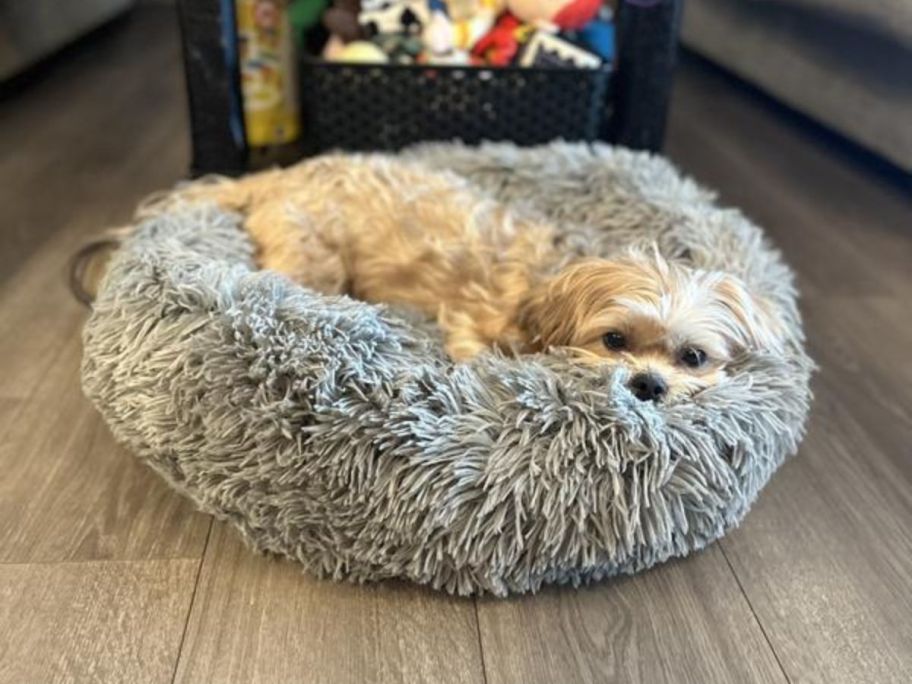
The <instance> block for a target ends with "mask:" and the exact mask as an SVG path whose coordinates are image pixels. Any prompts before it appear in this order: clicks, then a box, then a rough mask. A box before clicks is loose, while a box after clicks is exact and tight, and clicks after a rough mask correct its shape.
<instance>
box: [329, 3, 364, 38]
mask: <svg viewBox="0 0 912 684" xmlns="http://www.w3.org/2000/svg"><path fill="white" fill-rule="evenodd" d="M360 12H361V0H333V3H332V7H330V8H329V9H328V10H326V12H324V13H323V26H325V27H326V30H327V31H329V33H330V36H331V37H335V38H337V39H338V40H337V41H335V42H339V41H341V42H342V43H351V42H354V41H356V40H364V39H365V38H366V37H367V36H366V34H365V33H364V30H363V29H362V28H361V25H360V24H359V23H358V14H359V13H360Z"/></svg>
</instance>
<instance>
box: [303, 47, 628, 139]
mask: <svg viewBox="0 0 912 684" xmlns="http://www.w3.org/2000/svg"><path fill="white" fill-rule="evenodd" d="M610 78H611V72H610V69H609V68H607V67H603V68H599V69H548V68H522V67H501V68H497V69H493V68H492V69H485V68H476V67H449V66H444V67H441V66H427V67H425V66H418V65H357V64H333V63H327V62H317V61H314V60H310V59H305V60H303V61H302V64H301V66H300V80H299V83H300V101H301V117H302V122H303V131H304V135H303V138H302V142H303V145H304V147H305V151H306V152H307V153H317V152H322V151H324V150H329V149H345V150H377V149H380V150H397V149H400V148H402V147H405V146H407V145H410V144H412V143H414V142H418V141H423V140H456V139H459V140H463V141H464V142H467V143H479V142H481V141H483V140H509V141H512V142H515V143H518V144H521V145H533V144H537V143H544V142H548V141H550V140H554V139H555V138H564V139H567V140H596V139H598V138H600V137H601V127H602V125H603V124H604V123H605V122H606V121H607V120H608V114H609V109H608V106H606V103H607V102H608V100H607V98H606V94H607V92H608V87H609V82H610Z"/></svg>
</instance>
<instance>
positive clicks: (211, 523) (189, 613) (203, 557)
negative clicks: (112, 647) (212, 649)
mask: <svg viewBox="0 0 912 684" xmlns="http://www.w3.org/2000/svg"><path fill="white" fill-rule="evenodd" d="M214 525H215V522H214V519H211V518H210V520H209V529H208V530H207V531H206V541H204V542H203V550H202V552H201V553H200V559H199V564H198V565H197V566H196V576H195V577H194V581H193V591H192V592H190V603H189V605H188V606H187V617H186V618H185V619H184V628H183V629H182V630H181V638H180V641H179V642H178V644H177V654H176V656H175V658H174V670H172V672H171V684H174V682H175V681H176V680H177V671H178V669H179V668H180V662H181V657H182V656H183V654H184V643H185V642H186V640H187V631H188V630H189V629H190V618H191V616H192V615H193V605H194V604H195V603H196V593H197V591H198V590H199V584H200V578H201V577H202V575H203V563H204V562H205V560H206V551H207V550H208V549H209V539H210V538H211V537H212V528H213V526H214Z"/></svg>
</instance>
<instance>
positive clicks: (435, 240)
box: [183, 156, 780, 400]
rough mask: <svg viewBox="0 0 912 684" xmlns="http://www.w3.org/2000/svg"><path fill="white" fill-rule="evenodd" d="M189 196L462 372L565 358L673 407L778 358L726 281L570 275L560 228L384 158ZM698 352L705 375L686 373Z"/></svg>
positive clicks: (762, 325) (759, 321) (456, 182)
mask: <svg viewBox="0 0 912 684" xmlns="http://www.w3.org/2000/svg"><path fill="white" fill-rule="evenodd" d="M183 195H184V196H185V197H188V198H191V199H209V200H214V201H215V202H217V203H218V204H220V205H221V206H223V207H225V208H228V209H232V210H235V211H239V212H241V213H242V214H243V215H244V217H245V226H246V229H247V230H248V231H249V233H250V235H251V237H252V239H253V241H254V242H255V243H256V245H257V247H258V259H259V263H260V265H261V266H262V267H263V268H267V269H271V270H275V271H278V272H280V273H284V274H285V275H287V276H289V277H290V278H292V279H294V280H296V281H297V282H299V283H301V284H304V285H307V286H309V287H312V288H314V289H316V290H318V291H320V292H324V293H348V294H350V295H352V296H353V297H356V298H358V299H362V300H364V301H368V302H385V303H389V304H397V305H405V306H409V307H412V308H415V309H418V310H420V311H422V312H424V313H426V314H428V315H430V316H434V317H436V320H437V322H438V323H439V325H440V327H441V328H442V330H443V332H444V334H445V336H446V345H447V351H448V352H449V353H450V355H451V356H452V357H453V358H454V359H457V360H464V359H468V358H471V357H473V356H475V355H477V354H479V353H480V352H482V351H483V350H485V349H490V348H492V347H497V348H500V349H502V350H504V351H507V352H509V353H528V352H536V351H547V350H549V349H552V348H567V349H570V350H572V352H573V353H575V354H576V355H577V356H578V358H579V359H580V360H581V361H583V362H605V361H608V362H612V363H618V364H623V365H625V366H627V367H628V368H629V369H630V370H631V371H632V373H634V374H636V373H641V372H648V373H654V374H659V375H660V376H661V377H662V378H663V379H664V381H665V382H666V383H667V386H668V387H667V392H666V393H665V394H664V396H663V398H664V399H666V400H674V399H676V398H680V397H682V396H687V395H689V394H692V393H693V392H695V391H697V390H699V389H701V388H703V387H707V386H709V385H711V384H714V383H716V382H718V381H719V380H720V379H721V378H722V377H724V367H725V365H726V364H727V363H728V362H729V361H730V360H731V359H732V357H733V356H734V355H735V354H737V353H738V352H739V351H742V350H745V349H758V348H765V349H775V348H777V347H778V345H779V344H780V336H779V329H780V326H779V323H778V322H777V321H776V320H775V318H774V317H773V316H772V314H771V313H770V309H769V307H768V306H767V305H766V303H765V302H763V301H762V300H761V299H759V298H758V297H755V296H753V295H752V294H751V293H750V292H748V291H747V289H746V288H745V287H744V285H743V284H742V283H741V282H740V281H739V280H737V279H736V278H734V277H732V276H729V275H725V274H721V273H710V272H705V271H699V270H694V269H690V268H688V267H685V266H683V265H680V264H675V263H669V262H667V261H665V260H664V259H663V258H662V257H660V256H658V254H653V255H642V254H628V255H625V256H622V257H620V258H618V259H615V260H606V259H586V260H581V261H576V262H571V263H567V260H566V258H565V257H563V256H562V255H561V254H559V251H558V250H557V249H555V231H554V230H553V229H552V228H551V227H550V226H548V225H546V224H544V223H540V222H535V221H532V220H529V219H526V218H521V217H518V216H516V215H514V214H512V213H511V212H510V211H509V210H508V209H507V208H506V207H504V206H502V205H500V204H498V203H496V202H495V201H493V200H491V199H488V198H486V197H484V196H482V195H481V194H479V193H478V192H477V191H476V190H474V189H473V188H472V187H471V186H469V185H468V183H467V182H466V181H464V180H462V179H460V178H458V177H456V176H454V175H450V174H445V173H439V172H430V171H426V170H423V169H421V168H419V167H415V166H410V165H408V164H404V163H401V162H396V161H393V160H390V159H388V158H382V157H370V156H364V157H352V156H327V157H321V158H317V159H314V160H311V161H306V162H304V163H301V164H299V165H297V166H295V167H292V168H290V169H286V170H276V171H267V172H263V173H259V174H254V175H251V176H247V177H245V178H242V179H240V180H237V181H224V182H219V183H215V184H209V185H205V184H203V185H195V186H192V187H191V188H190V189H187V190H186V191H184V192H183ZM609 332H612V333H614V334H615V337H616V336H617V335H621V336H622V337H623V339H624V341H625V343H624V346H623V348H620V349H613V348H609V347H608V346H607V342H605V339H606V337H605V336H606V333H609ZM695 349H696V350H699V351H700V353H701V354H705V357H706V360H705V363H702V364H700V366H699V367H690V366H688V365H687V364H685V363H684V362H683V361H682V358H688V357H687V355H686V354H684V352H685V351H687V350H691V351H692V350H695ZM682 355H683V356H682Z"/></svg>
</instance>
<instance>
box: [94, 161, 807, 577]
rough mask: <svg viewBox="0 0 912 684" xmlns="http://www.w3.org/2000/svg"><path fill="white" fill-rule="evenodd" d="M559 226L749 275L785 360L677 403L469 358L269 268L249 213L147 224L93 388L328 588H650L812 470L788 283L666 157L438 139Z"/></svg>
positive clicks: (512, 199)
mask: <svg viewBox="0 0 912 684" xmlns="http://www.w3.org/2000/svg"><path fill="white" fill-rule="evenodd" d="M404 156H406V157H408V158H410V159H412V160H414V161H416V162H420V163H423V164H425V165H427V166H428V167H431V168H441V169H449V170H451V171H454V172H456V173H458V174H461V175H463V176H465V177H466V178H468V179H469V180H470V181H471V182H472V183H473V184H475V185H477V187H478V188H479V190H480V191H481V192H486V193H489V194H491V195H493V196H495V197H497V198H499V199H501V200H503V201H505V202H508V203H510V204H511V205H512V206H514V207H515V208H516V210H517V211H522V212H528V213H529V214H532V215H538V216H540V217H545V218H547V219H548V220H550V221H551V222H552V223H554V224H555V225H557V226H558V227H559V230H561V231H562V240H561V241H560V245H559V247H558V248H559V249H567V250H571V251H573V252H576V253H579V254H587V255H598V256H610V255H611V254H613V253H616V252H617V251H618V250H622V249H625V248H627V247H629V246H631V245H633V246H637V245H643V246H653V245H654V246H655V247H656V248H657V249H658V250H659V251H660V252H661V253H662V254H663V255H665V256H666V257H668V258H670V259H679V260H683V261H686V262H689V263H691V264H693V265H694V266H696V267H700V268H705V269H714V270H724V271H726V272H730V273H733V274H735V275H737V276H739V277H740V278H742V279H743V280H744V281H745V282H746V283H747V285H748V286H749V287H751V288H753V289H754V290H755V291H757V292H759V293H762V294H763V296H765V297H766V298H767V299H768V300H769V301H771V302H772V303H773V304H774V306H775V307H776V308H777V311H778V313H779V315H780V316H781V319H782V321H784V325H785V327H786V338H787V339H786V345H785V352H784V353H777V354H768V353H759V352H755V353H747V354H744V355H742V356H741V357H739V358H738V359H737V360H736V361H735V363H734V364H733V365H731V366H729V368H728V378H727V379H726V380H724V381H723V382H721V383H720V384H718V385H716V386H713V387H710V388H708V389H706V390H703V391H701V392H699V393H697V394H695V395H694V396H693V397H691V398H689V399H687V400H685V401H682V402H678V403H675V404H670V405H663V404H654V403H652V402H642V401H638V400H637V399H636V398H635V397H633V396H632V394H631V392H630V390H629V389H628V388H627V386H626V377H625V376H624V373H625V371H623V370H622V369H619V368H615V367H604V366H602V367H592V366H585V367H584V366H581V365H579V364H574V363H572V362H571V361H570V360H569V359H567V358H563V357H561V356H560V355H530V356H523V357H519V358H510V357H506V356H503V355H499V354H496V353H491V354H485V355H482V356H480V357H478V358H476V359H474V360H472V361H471V362H468V363H460V364H455V363H453V362H451V361H450V360H449V359H448V358H447V356H446V355H445V353H444V351H443V347H442V343H441V339H440V336H439V334H438V332H437V331H436V330H435V328H434V326H433V325H431V324H430V323H428V322H426V321H424V320H419V319H417V318H416V317H415V316H414V315H412V314H409V313H408V312H405V311H396V310H393V309H391V308H389V307H384V306H376V305H371V304H367V303H364V302H360V301H355V300H353V299H350V298H348V297H345V296H325V295H320V294H317V293H315V292H313V291H311V290H308V289H306V288H304V287H301V286H298V285H296V284H294V283H292V282H291V281H289V280H287V279H285V278H283V277H281V276H279V275H276V274H272V273H269V272H263V271H257V270H256V269H255V267H254V264H253V261H252V255H253V248H252V246H251V244H250V243H249V241H248V240H247V238H246V236H245V233H244V232H243V231H242V229H241V225H240V224H241V219H240V217H239V216H237V215H235V214H232V213H229V212H225V211H222V210H220V209H218V208H217V207H215V206H212V205H208V204H189V203H186V202H177V201H175V202H164V203H161V204H160V205H159V207H158V208H157V209H155V210H151V211H146V212H145V213H144V214H143V216H144V218H142V219H137V225H136V229H135V231H133V233H132V235H131V237H129V238H128V239H127V240H126V242H125V243H124V245H123V246H122V248H121V249H120V250H119V252H118V253H117V255H116V256H115V257H114V259H113V261H112V264H111V266H110V268H109V270H108V273H107V276H106V278H105V280H104V282H103V283H102V286H101V290H100V293H99V296H98V299H97V300H96V302H95V305H94V309H93V312H92V315H91V317H90V319H89V321H88V322H87V324H86V327H85V331H84V345H85V346H84V359H83V365H82V380H83V386H84V389H85V392H86V394H87V396H88V397H89V398H90V399H91V400H92V402H93V403H94V404H95V406H96V407H97V408H98V410H99V411H100V412H101V414H102V415H103V416H104V418H105V420H106V421H107V423H108V425H109V426H110V427H111V430H112V431H113V433H114V435H115V437H116V438H117V439H118V440H119V441H120V442H122V443H123V444H125V445H127V446H128V447H129V448H130V449H131V450H132V451H133V452H135V453H136V455H137V456H138V457H139V458H140V459H141V460H142V461H143V462H145V463H147V464H148V465H149V466H151V467H152V468H153V469H154V470H155V471H156V472H157V473H159V474H160V475H161V476H162V477H163V478H164V479H165V480H167V481H168V482H169V483H170V484H171V485H172V486H173V487H174V488H176V489H177V490H178V491H180V492H182V493H183V494H184V495H186V496H188V497H189V498H190V499H192V500H193V501H194V502H195V504H196V505H197V506H198V507H199V508H200V509H201V510H203V511H206V512H209V513H212V514H214V515H215V516H217V517H218V518H220V519H222V520H226V521H228V522H230V523H231V524H232V525H234V526H235V527H236V528H237V529H238V530H240V532H241V534H242V535H243V537H244V539H245V540H246V541H247V543H248V544H249V545H250V546H252V547H253V548H254V549H256V550H259V551H262V552H268V553H272V554H278V555H280V556H285V557H288V558H291V559H294V560H296V561H298V562H300V563H301V564H302V565H303V566H304V567H305V568H307V569H308V570H310V571H311V572H313V573H316V574H317V575H320V576H326V577H332V578H336V579H342V578H347V579H351V580H357V581H366V580H381V579H384V578H395V577H398V578H406V579H409V580H412V581H415V582H418V583H421V584H427V585H430V586H432V587H434V588H438V589H443V590H445V591H448V592H452V593H458V594H472V593H485V592H488V593H493V594H496V595H505V594H507V593H511V592H526V591H534V590H536V589H538V588H539V587H541V586H542V585H543V584H545V583H570V584H573V585H578V584H581V583H585V582H589V581H593V580H598V579H601V578H604V577H608V576H611V575H615V574H618V573H633V572H637V571H639V570H642V569H644V568H648V567H650V566H652V565H654V564H656V563H658V562H661V561H664V560H666V559H668V558H670V557H674V556H683V555H686V554H688V553H690V552H691V551H694V550H697V549H700V548H702V547H703V546H705V545H706V544H708V543H710V542H712V541H713V540H715V539H718V538H719V537H720V536H722V535H723V534H724V533H725V532H726V531H727V530H728V529H730V528H731V527H732V526H734V525H736V524H738V522H739V521H740V520H741V519H742V518H743V516H744V515H745V514H746V513H747V510H748V508H749V507H750V505H751V503H752V502H753V501H754V499H755V498H756V497H757V494H758V493H759V491H760V489H761V488H762V487H763V486H764V485H765V484H766V482H767V481H768V480H769V479H770V477H771V475H772V474H773V472H774V471H775V470H776V468H778V467H779V465H781V464H782V462H783V460H784V459H785V458H786V457H787V456H788V455H790V454H792V453H794V451H795V450H796V448H797V446H798V443H799V441H800V439H801V437H802V435H803V429H804V422H805V418H806V416H807V412H808V406H809V400H810V392H809V387H808V384H809V377H810V374H811V370H812V363H811V361H810V359H809V358H808V357H807V355H806V354H805V352H804V349H803V335H802V330H801V323H800V319H799V316H798V312H797V308H796V302H795V299H796V295H795V291H794V288H793V284H792V280H793V279H792V274H791V272H790V271H789V269H788V268H787V267H786V266H785V265H784V264H783V263H782V261H781V259H780V257H779V255H778V253H777V252H775V251H774V250H773V249H772V248H771V247H770V246H769V245H768V244H767V243H766V241H765V240H764V238H763V235H762V233H761V231H760V230H759V229H758V228H757V227H756V226H754V225H753V224H752V223H750V222H749V221H748V220H747V219H746V218H745V217H744V216H742V215H741V214H740V213H739V212H737V211H735V210H731V209H723V208H719V207H718V206H716V205H715V204H714V198H713V196H712V195H711V194H710V193H709V192H707V191H705V190H703V189H701V188H699V187H698V186H697V185H695V184H694V183H693V182H691V181H690V180H687V179H685V178H683V177H682V176H681V175H679V174H678V173H677V172H676V171H675V170H674V168H673V167H672V166H671V165H670V164H668V163H667V162H666V161H664V160H662V159H660V158H657V157H653V156H650V155H648V154H644V153H635V152H631V151H628V150H623V149H615V148H611V147H607V146H595V147H592V146H586V145H575V144H564V143H561V144H552V145H548V146H545V147H540V148H532V149H520V148H516V147H513V146H510V145H487V146H483V147H481V148H468V147H463V146H460V145H458V144H445V145H431V146H421V147H418V148H415V149H412V150H410V151H407V152H405V153H404Z"/></svg>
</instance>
